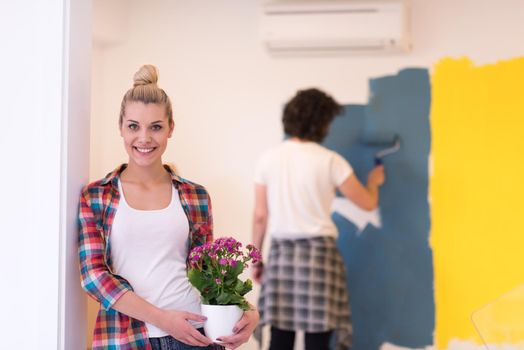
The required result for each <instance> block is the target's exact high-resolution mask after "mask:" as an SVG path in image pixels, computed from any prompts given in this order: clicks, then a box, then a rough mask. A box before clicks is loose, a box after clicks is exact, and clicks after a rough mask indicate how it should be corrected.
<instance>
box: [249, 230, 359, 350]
mask: <svg viewBox="0 0 524 350" xmlns="http://www.w3.org/2000/svg"><path fill="white" fill-rule="evenodd" d="M258 309H259V312H260V324H259V328H261V327H262V326H263V325H264V324H269V325H271V326H274V327H276V328H279V329H282V330H288V331H298V330H301V331H305V332H308V333H318V332H327V331H332V330H334V331H335V332H336V338H337V339H336V349H347V348H349V347H350V346H351V344H352V341H353V327H352V325H351V311H350V308H349V297H348V292H347V286H346V275H345V270H344V263H343V261H342V257H341V255H340V252H339V251H338V248H337V246H336V242H335V239H334V238H333V237H315V238H310V239H297V240H283V239H273V240H272V241H271V249H270V251H269V256H268V259H267V263H266V264H265V266H264V276H263V283H262V287H261V291H260V299H259V302H258ZM256 333H257V334H258V338H259V340H260V335H261V332H260V329H259V330H258V332H256Z"/></svg>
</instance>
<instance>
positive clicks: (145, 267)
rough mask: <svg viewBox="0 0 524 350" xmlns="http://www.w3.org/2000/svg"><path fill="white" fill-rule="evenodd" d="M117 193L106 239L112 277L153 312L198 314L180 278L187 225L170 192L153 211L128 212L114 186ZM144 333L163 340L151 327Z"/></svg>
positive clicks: (195, 293) (175, 194)
mask: <svg viewBox="0 0 524 350" xmlns="http://www.w3.org/2000/svg"><path fill="white" fill-rule="evenodd" d="M118 189H119V191H120V201H119V203H118V208H117V210H116V213H115V218H114V220H113V225H112V228H111V235H110V236H109V238H110V242H111V260H112V262H113V264H112V265H113V272H114V273H116V274H117V275H120V276H122V277H124V278H125V279H126V280H127V281H129V283H130V284H131V286H132V287H133V289H134V291H135V293H136V294H137V295H139V296H140V297H142V298H144V299H145V300H147V301H148V302H150V303H151V304H153V305H155V306H157V307H159V308H162V309H171V310H179V311H189V312H192V313H196V314H200V297H199V295H198V291H197V290H196V289H195V288H194V287H193V286H192V285H191V284H190V282H189V279H188V278H187V272H186V259H187V254H188V249H189V240H188V235H189V223H188V220H187V217H186V215H185V213H184V210H183V208H182V204H181V203H180V198H179V196H178V192H177V190H176V188H174V187H173V188H172V190H171V192H172V195H171V202H170V203H169V205H168V206H167V207H166V208H163V209H159V210H138V209H134V208H132V207H131V206H129V204H128V203H127V201H126V199H125V196H124V191H123V190H122V184H121V183H120V181H118ZM192 324H193V325H194V326H195V327H201V326H202V325H201V324H198V323H193V322H192ZM146 327H147V330H148V334H149V337H163V336H166V335H168V334H167V333H166V332H164V331H163V330H161V329H160V328H157V327H155V326H154V325H152V324H149V323H146Z"/></svg>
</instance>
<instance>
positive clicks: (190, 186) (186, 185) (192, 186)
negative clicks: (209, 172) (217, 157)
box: [171, 174, 207, 194]
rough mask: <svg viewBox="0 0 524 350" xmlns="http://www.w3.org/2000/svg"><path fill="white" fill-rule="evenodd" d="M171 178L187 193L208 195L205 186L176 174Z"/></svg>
mask: <svg viewBox="0 0 524 350" xmlns="http://www.w3.org/2000/svg"><path fill="white" fill-rule="evenodd" d="M171 178H172V179H173V180H174V181H175V182H177V183H178V184H179V185H180V186H181V187H182V188H183V189H184V190H186V191H194V192H196V193H198V194H207V190H206V188H205V187H204V186H203V185H200V184H198V183H196V182H193V181H190V180H188V179H186V178H183V177H181V176H180V175H176V174H171Z"/></svg>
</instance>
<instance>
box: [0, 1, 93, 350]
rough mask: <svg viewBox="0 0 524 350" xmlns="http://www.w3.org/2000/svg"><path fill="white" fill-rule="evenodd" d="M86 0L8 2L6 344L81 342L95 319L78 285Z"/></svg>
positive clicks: (2, 323) (1, 321) (1, 267)
mask: <svg viewBox="0 0 524 350" xmlns="http://www.w3.org/2000/svg"><path fill="white" fill-rule="evenodd" d="M86 4H89V3H88V2H86V1H85V0H81V1H79V0H76V1H75V4H74V5H73V6H72V7H70V3H69V1H68V0H49V1H38V0H25V1H2V2H0V42H1V43H2V49H1V50H2V54H1V55H0V66H1V68H2V74H1V83H0V99H1V101H2V104H1V106H2V113H1V121H2V136H1V137H0V149H2V171H1V172H0V184H2V191H1V192H2V200H1V202H0V207H1V210H0V213H1V224H0V230H1V231H0V248H1V253H0V276H1V278H2V283H1V288H0V329H1V330H2V331H1V335H2V340H1V341H2V345H1V346H0V347H1V348H2V349H19V348H23V349H63V348H64V347H65V346H68V344H69V347H68V349H71V348H72V347H71V345H72V344H74V346H78V345H79V344H80V345H81V344H82V343H83V340H84V339H85V337H84V333H83V332H76V329H77V328H75V326H79V327H82V326H83V325H84V322H85V321H84V320H85V315H84V314H85V310H83V309H82V305H83V303H82V302H83V299H82V298H81V294H80V293H79V291H78V289H76V292H75V289H74V287H73V288H69V287H68V286H69V285H70V283H71V282H72V281H73V280H74V281H75V283H76V285H78V268H77V267H76V266H78V264H77V263H75V262H76V260H75V257H76V255H77V254H76V244H75V243H72V242H75V241H76V237H77V233H76V224H75V217H76V207H77V200H74V199H73V198H74V197H76V198H78V193H79V190H80V186H81V183H85V181H86V178H87V170H88V169H87V157H88V153H87V152H88V143H87V142H84V143H82V141H87V137H86V136H87V133H88V129H86V127H87V128H88V126H89V125H88V123H86V122H88V120H89V105H88V104H87V102H88V96H89V80H88V79H87V78H88V76H87V74H84V75H82V74H83V72H86V71H87V72H88V61H89V54H88V50H87V48H88V47H89V30H87V29H88V28H89V23H90V18H89V12H86V11H85V10H86V9H87V8H88V6H85V5H86ZM73 8H74V10H72V9H73ZM76 10H81V11H82V12H81V13H82V15H83V16H85V17H84V19H85V22H82V21H76V23H75V24H74V25H72V27H73V28H74V31H75V33H72V34H71V35H70V22H69V19H70V18H76V17H75V16H76V15H77V14H78V13H79V12H76V13H74V14H73V13H72V12H71V11H76ZM77 19H78V18H77ZM82 35H88V36H87V37H86V36H84V39H83V40H82V39H81V38H82ZM70 39H80V41H79V42H75V43H73V44H72V45H69V44H70V42H69V40H70ZM79 48H83V52H81V54H82V55H83V56H82V57H75V56H74V55H73V54H72V53H71V51H70V50H77V49H79ZM77 53H78V52H77ZM82 77H83V80H82V79H79V78H82ZM72 79H75V81H74V82H72V81H71V80H72ZM73 84H74V85H75V87H74V89H72V91H69V87H70V86H71V85H73ZM71 114H74V116H71ZM82 122H83V123H82ZM86 124H87V125H86ZM78 131H80V132H78ZM68 147H71V148H68ZM69 247H73V248H71V249H70V248H69ZM66 262H68V263H69V265H67V266H66V265H65V263H66ZM71 263H72V264H73V265H71ZM66 289H67V290H66ZM84 309H85V307H84ZM65 322H71V323H70V324H69V326H72V328H71V331H70V332H67V330H68V325H66V324H65ZM66 333H67V334H66ZM68 337H74V341H73V342H70V341H69V340H71V338H68Z"/></svg>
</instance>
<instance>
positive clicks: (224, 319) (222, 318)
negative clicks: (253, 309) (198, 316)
mask: <svg viewBox="0 0 524 350" xmlns="http://www.w3.org/2000/svg"><path fill="white" fill-rule="evenodd" d="M243 313H244V311H242V309H241V308H239V307H238V306H237V305H202V315H204V316H206V317H207V320H206V323H204V331H205V332H206V336H207V337H209V338H210V339H211V340H212V341H214V342H217V343H220V341H218V340H217V338H220V337H223V336H228V335H232V334H234V332H233V328H234V327H235V324H236V323H237V322H238V321H239V320H240V318H242V314H243Z"/></svg>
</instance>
